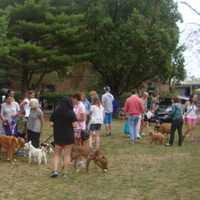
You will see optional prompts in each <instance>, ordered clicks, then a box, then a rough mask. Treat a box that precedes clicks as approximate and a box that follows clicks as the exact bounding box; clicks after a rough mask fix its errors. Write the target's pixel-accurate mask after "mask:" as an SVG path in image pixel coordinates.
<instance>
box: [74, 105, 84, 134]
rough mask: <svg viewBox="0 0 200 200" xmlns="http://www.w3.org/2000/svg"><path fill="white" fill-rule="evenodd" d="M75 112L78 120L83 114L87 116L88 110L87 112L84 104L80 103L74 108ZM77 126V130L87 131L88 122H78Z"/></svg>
mask: <svg viewBox="0 0 200 200" xmlns="http://www.w3.org/2000/svg"><path fill="white" fill-rule="evenodd" d="M74 112H75V114H76V116H77V118H78V119H79V116H80V115H81V114H85V115H86V110H85V106H84V104H83V103H82V102H79V103H78V105H75V106H74ZM77 125H78V127H77V129H80V130H85V129H86V121H78V122H77Z"/></svg>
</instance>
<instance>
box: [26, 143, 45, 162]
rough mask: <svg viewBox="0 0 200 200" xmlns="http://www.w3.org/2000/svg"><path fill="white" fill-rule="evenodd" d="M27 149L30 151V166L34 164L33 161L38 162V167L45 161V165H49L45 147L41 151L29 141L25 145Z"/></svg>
mask: <svg viewBox="0 0 200 200" xmlns="http://www.w3.org/2000/svg"><path fill="white" fill-rule="evenodd" d="M25 149H26V150H28V157H29V164H30V163H31V162H32V159H33V160H34V161H35V162H38V165H40V164H41V163H42V161H44V164H47V156H46V151H45V148H44V147H42V148H41V149H39V148H35V147H34V146H33V145H32V143H31V141H29V142H28V143H26V144H25Z"/></svg>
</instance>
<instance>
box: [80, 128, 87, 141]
mask: <svg viewBox="0 0 200 200" xmlns="http://www.w3.org/2000/svg"><path fill="white" fill-rule="evenodd" d="M81 139H82V140H83V141H85V140H88V139H89V133H88V131H87V130H81Z"/></svg>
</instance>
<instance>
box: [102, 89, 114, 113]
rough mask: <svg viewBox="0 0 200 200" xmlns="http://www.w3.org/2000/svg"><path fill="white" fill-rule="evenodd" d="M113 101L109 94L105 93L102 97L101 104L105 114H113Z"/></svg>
mask: <svg viewBox="0 0 200 200" xmlns="http://www.w3.org/2000/svg"><path fill="white" fill-rule="evenodd" d="M113 100H114V97H113V95H112V94H111V93H110V92H106V93H105V94H104V95H103V96H102V104H103V107H104V112H105V113H112V112H113Z"/></svg>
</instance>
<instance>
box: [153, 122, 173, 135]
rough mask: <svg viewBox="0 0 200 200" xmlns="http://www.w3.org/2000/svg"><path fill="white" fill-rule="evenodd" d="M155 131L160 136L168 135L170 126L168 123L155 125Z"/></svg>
mask: <svg viewBox="0 0 200 200" xmlns="http://www.w3.org/2000/svg"><path fill="white" fill-rule="evenodd" d="M155 130H156V131H159V132H160V133H162V134H167V135H169V134H170V131H171V124H170V123H162V124H157V125H156V126H155Z"/></svg>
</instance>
